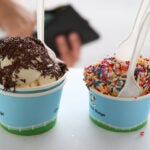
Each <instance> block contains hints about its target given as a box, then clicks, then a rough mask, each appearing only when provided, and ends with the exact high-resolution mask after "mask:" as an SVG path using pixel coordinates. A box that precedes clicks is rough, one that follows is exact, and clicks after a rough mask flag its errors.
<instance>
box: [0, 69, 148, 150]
mask: <svg viewBox="0 0 150 150" xmlns="http://www.w3.org/2000/svg"><path fill="white" fill-rule="evenodd" d="M82 73H83V70H82V69H70V72H69V74H68V80H67V83H66V85H65V87H64V91H63V95H62V100H61V105H60V110H59V115H58V120H57V124H56V126H55V127H54V128H53V129H52V130H50V131H48V132H46V133H44V134H41V135H37V136H29V137H26V136H17V135H13V134H10V133H8V132H6V131H5V130H3V129H2V128H0V150H92V149H93V150H150V121H149V122H148V124H147V125H146V126H145V127H144V128H143V129H141V130H138V131H136V132H132V133H115V132H111V131H107V130H104V129H101V128H100V127H97V126H96V125H95V124H93V123H92V122H91V121H90V120H89V117H88V92H87V89H86V87H85V85H84V82H83V81H82V80H83V76H82ZM141 131H144V133H145V134H144V136H140V132H141Z"/></svg>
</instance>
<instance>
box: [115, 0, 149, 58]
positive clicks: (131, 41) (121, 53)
mask: <svg viewBox="0 0 150 150" xmlns="http://www.w3.org/2000/svg"><path fill="white" fill-rule="evenodd" d="M149 7H150V0H142V2H141V5H140V8H139V11H138V14H137V17H136V19H135V24H134V26H133V29H132V32H131V33H130V34H129V36H128V37H127V39H126V40H124V41H123V42H122V43H121V44H120V45H119V47H118V50H117V53H116V58H117V60H120V61H126V60H131V57H132V52H133V50H134V46H135V41H136V39H137V36H138V31H139V27H140V23H141V22H142V19H143V18H144V16H145V14H147V11H149V9H148V8H149Z"/></svg>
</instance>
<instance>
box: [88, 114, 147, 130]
mask: <svg viewBox="0 0 150 150" xmlns="http://www.w3.org/2000/svg"><path fill="white" fill-rule="evenodd" d="M89 117H90V120H91V121H92V122H93V123H94V124H96V125H97V126H99V127H101V128H103V129H106V130H109V131H113V132H132V131H136V130H139V129H141V128H143V127H144V126H145V125H146V124H147V121H148V120H145V121H144V122H142V123H141V124H139V125H137V126H135V127H133V128H128V129H123V128H116V127H113V126H111V125H108V124H105V123H103V122H101V121H99V120H96V119H95V118H93V117H92V116H91V115H90V116H89Z"/></svg>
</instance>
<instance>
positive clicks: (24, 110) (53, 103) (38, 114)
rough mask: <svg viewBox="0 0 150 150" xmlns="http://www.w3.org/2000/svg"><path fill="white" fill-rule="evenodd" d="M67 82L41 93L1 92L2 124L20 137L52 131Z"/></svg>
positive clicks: (0, 109)
mask: <svg viewBox="0 0 150 150" xmlns="http://www.w3.org/2000/svg"><path fill="white" fill-rule="evenodd" d="M64 84H65V81H63V82H62V83H61V84H59V85H58V86H56V87H55V88H52V89H50V90H46V91H42V92H39V93H29V94H20V93H11V92H5V91H0V124H1V126H2V127H3V128H4V129H6V130H7V131H9V132H11V133H14V134H18V135H35V134H40V133H43V132H45V131H48V130H49V129H51V128H52V127H53V126H54V125H55V123H56V118H57V113H58V109H59V104H60V99H61V95H62V90H63V86H64Z"/></svg>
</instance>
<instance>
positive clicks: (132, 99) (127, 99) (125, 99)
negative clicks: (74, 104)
mask: <svg viewBox="0 0 150 150" xmlns="http://www.w3.org/2000/svg"><path fill="white" fill-rule="evenodd" d="M89 91H93V92H94V93H96V94H97V95H99V96H101V97H104V98H107V99H111V100H117V101H140V100H144V99H146V98H148V97H150V94H147V95H144V96H139V97H137V98H136V99H135V98H134V97H131V98H124V97H115V96H110V95H105V94H103V93H101V92H98V91H96V90H95V89H94V88H90V89H89Z"/></svg>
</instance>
